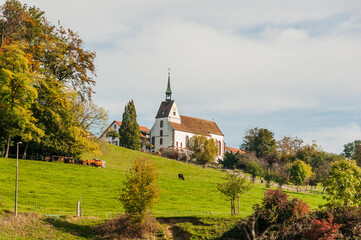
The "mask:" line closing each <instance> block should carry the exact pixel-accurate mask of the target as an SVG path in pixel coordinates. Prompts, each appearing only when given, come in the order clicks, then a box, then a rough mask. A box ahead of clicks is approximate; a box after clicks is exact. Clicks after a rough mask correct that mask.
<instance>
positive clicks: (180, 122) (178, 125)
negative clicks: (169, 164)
mask: <svg viewBox="0 0 361 240" xmlns="http://www.w3.org/2000/svg"><path fill="white" fill-rule="evenodd" d="M165 94H166V97H165V101H163V102H161V104H160V107H159V109H158V112H157V115H156V117H155V122H154V125H153V127H152V128H151V130H150V143H151V145H153V146H154V151H158V150H159V149H161V148H176V149H178V150H182V149H185V148H186V146H187V144H188V141H189V139H190V138H192V137H193V136H196V135H203V136H206V137H207V138H212V139H214V141H215V142H216V143H217V147H218V156H217V158H223V155H224V152H225V150H226V149H225V142H224V135H223V133H222V131H221V130H220V129H219V127H218V125H217V124H216V123H215V122H214V121H209V120H205V119H200V118H195V117H188V116H184V115H180V114H179V110H178V107H177V104H176V102H175V100H172V97H171V96H172V91H171V88H170V73H169V72H168V86H167V90H166V92H165Z"/></svg>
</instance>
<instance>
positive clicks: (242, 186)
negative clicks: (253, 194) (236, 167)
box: [217, 173, 252, 215]
mask: <svg viewBox="0 0 361 240" xmlns="http://www.w3.org/2000/svg"><path fill="white" fill-rule="evenodd" d="M251 188H252V185H251V183H250V182H248V181H247V180H246V179H245V178H241V177H238V176H237V175H236V174H235V173H233V174H228V175H227V176H226V182H225V183H218V186H217V189H218V191H219V192H221V193H222V194H223V195H224V196H225V197H226V199H227V200H230V201H231V214H232V215H235V214H236V203H235V201H236V199H237V198H239V197H240V196H241V195H242V194H244V193H246V192H247V191H249V190H250V189H251Z"/></svg>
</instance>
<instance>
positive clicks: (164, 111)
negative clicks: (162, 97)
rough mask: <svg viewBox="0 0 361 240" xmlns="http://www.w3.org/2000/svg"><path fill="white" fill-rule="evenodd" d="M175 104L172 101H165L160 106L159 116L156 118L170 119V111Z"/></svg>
mask: <svg viewBox="0 0 361 240" xmlns="http://www.w3.org/2000/svg"><path fill="white" fill-rule="evenodd" d="M173 103H174V100H172V101H163V102H162V103H161V104H160V107H159V109H158V113H157V116H156V117H155V118H162V117H168V115H169V113H170V111H171V110H172V106H173Z"/></svg>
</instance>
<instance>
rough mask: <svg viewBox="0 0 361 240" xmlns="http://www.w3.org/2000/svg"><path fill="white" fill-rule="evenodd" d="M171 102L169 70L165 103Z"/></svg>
mask: <svg viewBox="0 0 361 240" xmlns="http://www.w3.org/2000/svg"><path fill="white" fill-rule="evenodd" d="M171 100H172V90H171V89H170V68H169V69H168V86H167V91H166V92H165V101H166V102H169V101H171Z"/></svg>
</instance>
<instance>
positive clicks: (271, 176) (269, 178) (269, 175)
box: [263, 168, 275, 188]
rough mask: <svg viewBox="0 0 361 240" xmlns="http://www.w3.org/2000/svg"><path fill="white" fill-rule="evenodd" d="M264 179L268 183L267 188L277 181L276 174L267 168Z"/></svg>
mask: <svg viewBox="0 0 361 240" xmlns="http://www.w3.org/2000/svg"><path fill="white" fill-rule="evenodd" d="M263 177H264V180H265V181H266V187H267V188H269V187H270V186H271V181H274V179H275V173H274V172H273V171H272V170H271V169H270V168H267V169H266V170H265V171H264V174H263Z"/></svg>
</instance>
